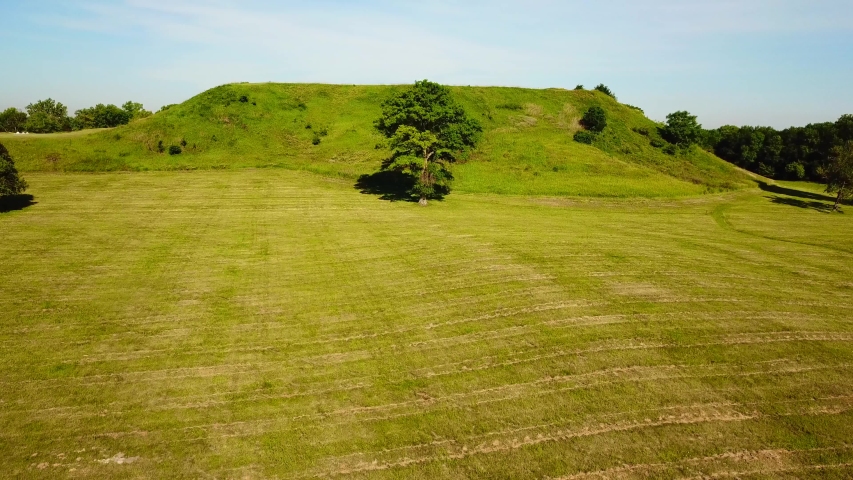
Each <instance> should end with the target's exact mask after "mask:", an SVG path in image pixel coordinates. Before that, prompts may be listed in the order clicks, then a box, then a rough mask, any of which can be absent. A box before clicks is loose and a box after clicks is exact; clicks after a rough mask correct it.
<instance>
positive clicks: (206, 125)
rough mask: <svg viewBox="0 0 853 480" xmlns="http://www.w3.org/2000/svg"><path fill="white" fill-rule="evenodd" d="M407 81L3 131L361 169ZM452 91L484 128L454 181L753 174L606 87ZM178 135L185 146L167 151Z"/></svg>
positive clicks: (511, 183) (628, 183)
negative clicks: (668, 137) (661, 139)
mask: <svg viewBox="0 0 853 480" xmlns="http://www.w3.org/2000/svg"><path fill="white" fill-rule="evenodd" d="M401 88H405V87H403V86H346V85H313V84H230V85H223V86H220V87H217V88H214V89H211V90H208V91H206V92H204V93H202V94H200V95H198V96H196V97H194V98H192V99H190V100H188V101H186V102H184V103H182V104H180V105H176V106H173V107H172V108H170V109H169V110H167V111H164V112H161V113H159V114H157V115H154V116H153V117H150V118H147V119H144V120H140V121H136V122H133V123H131V124H130V125H126V126H124V127H120V128H116V129H111V130H105V131H92V132H90V133H89V134H79V135H72V136H68V135H59V136H56V137H54V136H50V135H40V136H36V135H28V136H6V137H4V138H3V139H2V141H3V142H4V143H6V145H7V147H8V148H9V150H10V151H11V153H12V154H13V156H14V157H15V158H16V160H17V162H18V165H19V168H20V169H21V170H22V171H55V170H58V171H117V170H130V171H139V170H175V169H210V168H243V167H284V168H289V169H301V170H308V171H312V172H315V173H321V174H326V175H335V176H344V177H350V178H353V179H355V178H357V177H358V176H359V175H361V174H365V173H370V172H373V171H375V170H376V169H377V168H378V166H379V164H380V162H381V160H382V159H383V158H384V157H385V155H387V150H385V149H384V142H383V138H382V137H381V136H380V135H379V134H378V133H377V132H376V131H375V130H374V129H373V121H374V120H375V119H376V118H377V117H378V116H379V113H380V104H381V102H382V101H383V100H384V99H385V98H387V97H388V96H390V95H392V94H393V93H394V92H395V91H398V90H399V89H401ZM453 91H454V94H455V96H456V98H457V99H458V100H459V101H460V102H462V103H463V104H464V105H465V107H466V108H467V109H468V111H469V112H470V113H471V114H472V115H473V116H475V117H477V118H478V119H480V120H481V121H482V123H483V126H484V130H485V135H484V139H483V142H482V144H481V145H480V146H479V148H478V149H477V151H476V152H474V153H473V154H472V155H471V156H470V158H468V159H466V161H465V162H463V163H462V164H460V165H458V166H457V167H456V170H455V172H456V178H457V182H456V188H457V190H462V191H468V192H492V193H507V194H539V195H596V196H648V197H668V196H682V195H693V194H701V193H706V192H714V191H721V190H729V189H736V188H742V187H745V186H748V185H751V184H752V181H751V180H750V179H749V178H748V177H747V176H746V175H744V174H743V173H742V172H740V171H738V170H737V169H736V168H734V167H732V166H731V165H729V164H728V163H726V162H724V161H722V160H720V159H718V158H716V157H715V156H713V155H710V154H708V153H706V152H703V151H698V150H696V151H693V152H690V153H688V154H683V155H677V156H671V155H667V154H665V153H663V152H662V151H661V150H660V149H657V148H654V147H652V146H651V145H650V138H649V137H654V136H656V135H657V133H656V131H657V130H656V127H657V125H656V124H655V123H654V122H652V121H651V120H649V119H647V118H646V117H645V116H643V115H642V113H640V112H639V111H637V110H634V109H632V108H630V107H627V106H625V105H622V104H620V103H618V102H616V101H615V100H613V99H612V98H610V97H608V96H606V95H603V94H601V93H599V92H595V91H567V90H561V89H548V90H531V89H521V88H503V87H453ZM243 96H245V97H246V99H247V100H248V101H243V102H241V101H240V99H241V97H243ZM592 105H599V106H601V107H603V108H604V109H605V110H606V111H607V114H608V118H609V125H608V127H607V129H606V130H605V131H604V133H603V134H602V135H601V136H600V138H599V139H598V140H596V143H595V144H594V145H592V146H590V145H583V144H579V143H577V142H574V141H573V140H572V135H573V134H574V132H575V131H577V130H578V129H579V128H580V127H579V126H578V119H579V118H580V116H581V115H582V114H583V112H584V111H585V110H586V109H587V108H589V107H590V106H592ZM638 131H648V132H649V133H648V134H647V135H641V134H640V133H637V132H638ZM315 139H319V140H320V143H319V144H318V145H314V143H315ZM182 144H183V145H184V146H183V153H181V154H180V155H169V154H168V153H167V152H162V151H161V150H162V149H166V150H168V147H169V146H172V145H176V146H177V145H182Z"/></svg>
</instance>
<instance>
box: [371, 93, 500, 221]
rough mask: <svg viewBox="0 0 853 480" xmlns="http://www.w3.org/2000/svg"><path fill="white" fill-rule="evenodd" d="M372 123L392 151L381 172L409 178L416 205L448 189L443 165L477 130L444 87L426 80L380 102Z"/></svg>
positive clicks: (476, 136)
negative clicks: (387, 171)
mask: <svg viewBox="0 0 853 480" xmlns="http://www.w3.org/2000/svg"><path fill="white" fill-rule="evenodd" d="M375 126H376V129H377V130H379V132H381V133H382V134H383V135H385V137H386V138H388V139H389V142H388V143H389V146H390V148H391V152H392V153H391V157H390V158H389V159H388V160H387V161H386V162H385V163H384V164H383V166H382V168H383V170H393V171H397V172H401V173H403V174H406V175H410V176H412V177H414V180H415V181H414V185H413V187H412V188H411V189H410V190H409V194H410V195H412V196H416V197H419V199H420V200H419V202H418V203H420V204H421V205H426V204H427V199H429V198H435V197H436V196H440V195H441V194H442V193H444V192H447V191H448V190H449V183H450V180H452V178H453V177H452V175H451V174H450V171H449V170H448V167H449V164H450V163H453V162H455V161H456V160H457V158H458V156H459V155H460V154H461V153H462V152H465V151H466V150H469V149H471V148H473V147H474V146H475V145H476V144H477V141H478V140H479V138H480V134H481V133H482V131H483V129H482V127H481V126H480V124H479V123H478V122H477V121H476V120H474V119H473V118H470V117H468V115H467V114H466V113H465V110H464V109H463V108H462V106H461V105H460V104H458V103H456V101H455V100H453V98H452V96H451V92H450V89H449V88H447V87H445V86H442V85H439V84H437V83H433V82H430V81H428V80H423V81H420V82H415V84H414V86H412V87H410V88H408V89H406V90H405V91H403V92H401V93H400V94H399V95H396V96H394V97H392V98H389V99H388V100H386V101H385V102H383V103H382V116H381V117H380V118H379V119H378V120H376V122H375Z"/></svg>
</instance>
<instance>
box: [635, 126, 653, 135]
mask: <svg viewBox="0 0 853 480" xmlns="http://www.w3.org/2000/svg"><path fill="white" fill-rule="evenodd" d="M632 130H634V131H635V132H637V133H639V134H640V135H642V136H644V137H648V136H649V129H648V128H646V127H640V128H633V129H632Z"/></svg>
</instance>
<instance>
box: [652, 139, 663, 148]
mask: <svg viewBox="0 0 853 480" xmlns="http://www.w3.org/2000/svg"><path fill="white" fill-rule="evenodd" d="M649 144H650V145H651V146H653V147H655V148H663V147H665V146H666V142H664V141H663V140H661V139H659V138H653V139H652V141H651V142H649Z"/></svg>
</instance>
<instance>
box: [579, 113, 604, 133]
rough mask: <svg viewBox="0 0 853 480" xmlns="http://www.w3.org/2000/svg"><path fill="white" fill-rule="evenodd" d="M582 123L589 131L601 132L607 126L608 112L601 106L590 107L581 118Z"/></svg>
mask: <svg viewBox="0 0 853 480" xmlns="http://www.w3.org/2000/svg"><path fill="white" fill-rule="evenodd" d="M581 125H583V126H584V128H586V129H587V130H589V131H592V132H601V131H602V130H604V128H605V127H607V114H606V113H604V109H603V108H601V107H590V108H589V110H587V111H586V113H584V115H583V118H581Z"/></svg>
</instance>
